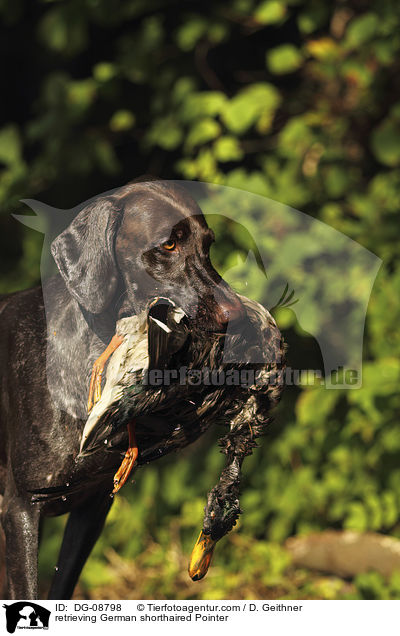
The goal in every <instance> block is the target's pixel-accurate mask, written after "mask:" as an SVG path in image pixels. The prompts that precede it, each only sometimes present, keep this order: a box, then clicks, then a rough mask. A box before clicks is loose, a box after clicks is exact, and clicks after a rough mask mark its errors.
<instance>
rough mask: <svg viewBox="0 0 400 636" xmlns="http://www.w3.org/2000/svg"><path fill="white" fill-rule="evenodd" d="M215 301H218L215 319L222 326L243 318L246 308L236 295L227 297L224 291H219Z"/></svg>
mask: <svg viewBox="0 0 400 636" xmlns="http://www.w3.org/2000/svg"><path fill="white" fill-rule="evenodd" d="M215 301H216V303H217V306H216V310H215V319H216V321H217V323H218V325H220V326H221V327H225V326H226V325H227V324H228V323H229V324H232V323H236V322H239V321H240V320H242V319H243V317H244V315H245V309H244V307H243V305H242V303H241V302H240V300H239V298H238V297H237V296H236V295H234V294H232V297H227V296H225V295H224V294H222V293H218V294H216V295H215Z"/></svg>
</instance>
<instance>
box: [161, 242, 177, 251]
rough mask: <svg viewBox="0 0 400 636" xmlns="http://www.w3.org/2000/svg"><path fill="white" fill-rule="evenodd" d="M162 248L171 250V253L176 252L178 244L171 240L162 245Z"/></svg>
mask: <svg viewBox="0 0 400 636" xmlns="http://www.w3.org/2000/svg"><path fill="white" fill-rule="evenodd" d="M161 247H163V248H164V249H165V250H169V251H170V252H172V250H174V249H175V247H176V242H175V241H173V240H172V239H169V241H165V243H162V244H161Z"/></svg>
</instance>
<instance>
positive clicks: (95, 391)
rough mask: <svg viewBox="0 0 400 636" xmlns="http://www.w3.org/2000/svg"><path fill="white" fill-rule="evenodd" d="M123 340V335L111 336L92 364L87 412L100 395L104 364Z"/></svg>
mask: <svg viewBox="0 0 400 636" xmlns="http://www.w3.org/2000/svg"><path fill="white" fill-rule="evenodd" d="M122 341H123V336H119V335H117V334H116V335H115V336H113V337H112V339H111V341H110V343H109V345H108V346H107V348H106V349H105V350H104V351H103V353H102V354H101V356H99V357H98V358H97V360H96V362H95V363H94V364H93V369H92V376H91V378H90V386H89V397H88V404H87V409H88V413H90V411H91V410H92V408H93V406H94V405H95V404H96V402H98V401H99V400H100V397H101V376H102V375H103V371H104V366H105V364H106V362H107V360H108V358H109V357H110V356H111V354H113V353H114V351H115V350H116V349H118V347H119V345H120V344H121V343H122Z"/></svg>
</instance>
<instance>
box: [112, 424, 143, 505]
mask: <svg viewBox="0 0 400 636" xmlns="http://www.w3.org/2000/svg"><path fill="white" fill-rule="evenodd" d="M128 433H129V447H128V450H127V451H126V453H125V457H124V459H123V460H122V464H121V466H120V467H119V469H118V470H117V472H116V473H115V475H114V489H113V491H112V494H113V495H115V494H116V493H117V492H118V491H119V490H120V488H122V486H123V485H124V483H125V482H126V480H127V479H128V477H129V475H130V473H131V470H132V468H133V466H134V464H135V461H136V459H137V456H138V452H139V450H138V447H137V443H136V435H135V422H134V421H133V422H129V424H128Z"/></svg>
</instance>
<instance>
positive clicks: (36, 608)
mask: <svg viewBox="0 0 400 636" xmlns="http://www.w3.org/2000/svg"><path fill="white" fill-rule="evenodd" d="M3 607H4V608H5V610H6V626H7V631H8V633H9V634H14V632H15V630H16V629H49V618H50V614H51V612H50V610H48V609H46V608H45V607H42V606H41V605H37V604H36V603H31V602H25V601H18V602H17V603H11V604H10V605H3Z"/></svg>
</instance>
